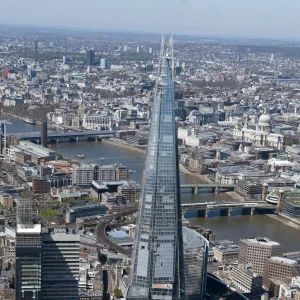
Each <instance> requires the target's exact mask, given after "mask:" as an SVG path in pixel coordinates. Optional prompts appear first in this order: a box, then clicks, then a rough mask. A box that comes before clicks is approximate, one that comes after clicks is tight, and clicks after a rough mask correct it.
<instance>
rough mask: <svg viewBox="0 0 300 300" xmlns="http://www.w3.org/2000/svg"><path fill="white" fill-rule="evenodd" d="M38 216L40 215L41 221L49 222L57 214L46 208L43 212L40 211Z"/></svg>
mask: <svg viewBox="0 0 300 300" xmlns="http://www.w3.org/2000/svg"><path fill="white" fill-rule="evenodd" d="M40 215H41V217H42V219H43V221H46V222H49V221H51V220H53V219H54V218H55V217H56V216H57V212H56V211H55V210H53V209H51V208H48V209H45V210H41V211H40Z"/></svg>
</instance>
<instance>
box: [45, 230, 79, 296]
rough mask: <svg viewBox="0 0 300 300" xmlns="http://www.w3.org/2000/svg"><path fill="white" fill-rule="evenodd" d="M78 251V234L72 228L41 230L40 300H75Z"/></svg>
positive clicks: (77, 277)
mask: <svg viewBox="0 0 300 300" xmlns="http://www.w3.org/2000/svg"><path fill="white" fill-rule="evenodd" d="M79 248H80V234H79V233H78V232H76V231H74V230H72V229H71V228H69V229H65V228H54V229H45V230H43V233H42V297H41V299H44V300H55V299H59V300H77V299H78V284H79V282H78V280H79V250H80V249H79Z"/></svg>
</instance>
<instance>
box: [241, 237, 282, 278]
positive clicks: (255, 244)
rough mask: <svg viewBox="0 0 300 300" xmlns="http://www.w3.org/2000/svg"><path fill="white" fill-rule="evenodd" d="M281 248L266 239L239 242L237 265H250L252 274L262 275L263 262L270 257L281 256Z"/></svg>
mask: <svg viewBox="0 0 300 300" xmlns="http://www.w3.org/2000/svg"><path fill="white" fill-rule="evenodd" d="M282 252H283V248H282V246H281V245H280V244H279V243H277V242H274V241H271V240H270V239H268V238H253V239H242V240H240V251H239V263H240V264H252V268H253V272H255V273H258V274H260V275H263V274H264V267H265V260H266V259H267V258H269V257H271V256H281V255H282Z"/></svg>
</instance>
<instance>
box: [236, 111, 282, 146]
mask: <svg viewBox="0 0 300 300" xmlns="http://www.w3.org/2000/svg"><path fill="white" fill-rule="evenodd" d="M270 122H271V119H270V116H269V115H267V114H263V115H261V116H260V117H259V119H258V123H257V125H256V129H250V128H248V126H247V122H245V124H244V127H243V128H242V129H240V128H238V126H236V127H235V128H234V129H233V137H234V138H236V139H241V140H244V141H247V142H250V143H252V144H254V145H256V146H267V147H272V148H275V149H278V150H283V149H284V147H285V137H284V136H283V135H281V134H277V133H272V131H271V124H270Z"/></svg>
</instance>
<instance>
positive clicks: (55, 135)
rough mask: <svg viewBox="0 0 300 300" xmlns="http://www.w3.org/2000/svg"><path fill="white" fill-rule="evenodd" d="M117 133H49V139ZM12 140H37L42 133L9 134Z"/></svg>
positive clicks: (91, 131) (101, 131) (113, 132)
mask: <svg viewBox="0 0 300 300" xmlns="http://www.w3.org/2000/svg"><path fill="white" fill-rule="evenodd" d="M114 134H115V131H113V130H100V131H95V130H85V131H68V132H48V138H64V137H65V138H67V137H80V136H106V135H108V136H113V135H114ZM8 137H10V138H19V139H35V138H40V137H41V133H40V132H28V133H13V134H9V135H8Z"/></svg>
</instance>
